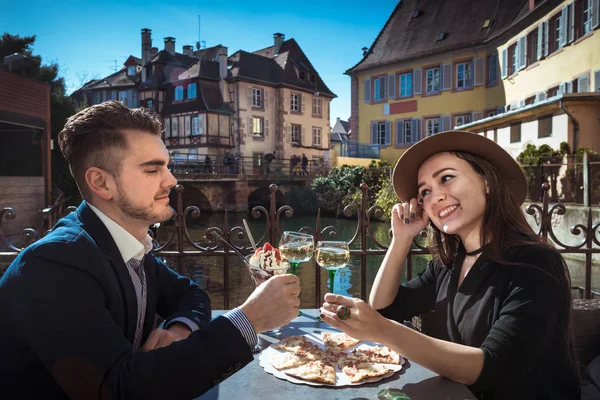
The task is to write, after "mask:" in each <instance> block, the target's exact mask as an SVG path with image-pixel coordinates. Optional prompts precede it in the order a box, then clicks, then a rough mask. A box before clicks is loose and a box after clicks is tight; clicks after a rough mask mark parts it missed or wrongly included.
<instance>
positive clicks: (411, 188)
mask: <svg viewBox="0 0 600 400" xmlns="http://www.w3.org/2000/svg"><path fill="white" fill-rule="evenodd" d="M446 151H464V152H466V153H471V154H474V155H476V156H479V157H481V158H483V159H485V160H487V161H489V162H490V163H492V165H494V166H495V167H496V169H497V170H498V172H499V174H500V179H501V180H502V181H503V182H505V183H506V186H505V187H506V188H507V189H508V190H510V192H511V193H512V196H513V198H514V199H515V201H516V202H517V203H518V204H522V203H523V202H524V201H525V197H526V196H527V179H525V174H523V171H522V170H521V167H520V166H519V164H518V163H517V161H516V160H515V159H514V158H513V157H512V156H511V155H510V154H508V153H507V152H506V150H504V149H503V148H502V147H500V146H499V145H498V144H497V143H496V142H494V141H493V140H490V139H488V138H486V137H485V136H481V135H478V134H474V133H471V132H464V131H446V132H441V133H438V134H435V135H433V136H429V137H427V138H425V139H423V140H421V141H419V142H417V143H415V144H414V145H412V146H411V147H410V148H409V149H408V150H406V151H405V152H404V154H402V155H401V156H400V158H399V159H398V162H397V163H396V166H395V167H394V174H393V178H392V182H393V183H394V190H395V191H396V194H397V195H398V198H399V199H400V201H403V202H406V201H409V200H410V199H412V198H415V197H417V173H418V171H419V167H420V166H421V164H422V163H423V162H424V161H425V160H427V159H428V158H429V157H431V156H433V155H434V154H437V153H443V152H446Z"/></svg>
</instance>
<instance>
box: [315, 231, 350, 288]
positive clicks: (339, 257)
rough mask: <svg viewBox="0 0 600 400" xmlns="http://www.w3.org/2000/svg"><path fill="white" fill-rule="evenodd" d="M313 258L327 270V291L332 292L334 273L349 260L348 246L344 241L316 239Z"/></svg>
mask: <svg viewBox="0 0 600 400" xmlns="http://www.w3.org/2000/svg"><path fill="white" fill-rule="evenodd" d="M315 259H316V261H317V264H319V266H321V267H322V268H325V269H326V270H327V271H329V293H334V280H335V273H336V271H337V270H338V269H340V268H344V267H345V266H346V264H348V262H349V261H350V248H349V247H348V242H344V241H318V242H317V248H316V256H315Z"/></svg>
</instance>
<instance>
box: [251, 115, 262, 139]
mask: <svg viewBox="0 0 600 400" xmlns="http://www.w3.org/2000/svg"><path fill="white" fill-rule="evenodd" d="M263 135H264V120H263V119H262V118H256V117H252V136H255V137H263Z"/></svg>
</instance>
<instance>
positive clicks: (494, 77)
mask: <svg viewBox="0 0 600 400" xmlns="http://www.w3.org/2000/svg"><path fill="white" fill-rule="evenodd" d="M497 82H498V54H497V53H494V54H491V55H490V57H489V58H488V85H493V84H494V83H497Z"/></svg>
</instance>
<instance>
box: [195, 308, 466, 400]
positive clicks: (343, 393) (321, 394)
mask: <svg viewBox="0 0 600 400" xmlns="http://www.w3.org/2000/svg"><path fill="white" fill-rule="evenodd" d="M223 312H224V311H221V310H215V311H213V317H216V316H219V315H221V314H223ZM302 312H303V313H304V315H302V316H300V317H297V318H295V319H294V320H293V321H292V322H291V323H290V324H289V325H287V326H285V327H284V329H283V332H282V334H281V335H279V336H278V337H274V336H273V337H272V336H269V335H262V334H261V335H259V346H261V347H263V348H266V347H268V346H269V345H270V344H271V343H274V342H277V341H278V340H279V339H280V338H283V337H287V336H291V335H302V334H306V333H319V331H321V330H323V329H325V330H332V328H331V327H329V326H328V325H327V324H325V323H322V322H317V321H315V320H314V317H316V316H317V315H318V310H316V309H311V310H302ZM384 389H396V390H400V391H402V392H403V393H405V394H406V395H408V396H409V397H410V399H411V400H419V399H423V400H425V399H444V400H470V399H475V396H474V395H473V394H472V393H471V392H470V391H469V389H467V387H466V386H465V385H462V384H459V383H456V382H453V381H451V380H448V379H445V378H442V377H440V376H439V375H437V374H436V373H434V372H432V371H430V370H428V369H426V368H424V367H421V366H420V365H418V364H416V363H414V362H411V361H408V360H406V361H405V363H404V365H403V366H402V370H400V371H399V372H398V373H396V374H394V375H393V376H391V377H389V378H386V379H383V380H381V381H378V382H373V383H369V384H365V385H361V386H347V387H340V388H331V387H324V386H309V385H298V384H294V383H291V382H288V381H285V380H282V379H279V378H276V377H275V376H273V375H271V374H268V373H266V372H265V371H264V370H263V368H262V367H261V366H260V365H259V361H258V355H256V356H254V361H252V362H251V363H250V364H248V365H246V366H245V367H244V368H242V369H241V370H239V371H238V372H236V373H235V374H234V375H232V376H230V377H229V378H228V379H227V380H225V381H224V382H221V383H220V384H219V385H217V386H215V387H214V388H212V389H211V390H210V391H208V392H206V393H205V394H204V395H203V396H201V397H198V398H197V400H225V399H227V400H230V399H244V400H246V399H248V400H250V399H260V400H269V399H282V400H285V399H291V400H308V399H324V400H338V399H339V400H367V399H368V400H371V399H373V400H375V399H377V398H378V397H377V393H379V392H380V391H381V390H384Z"/></svg>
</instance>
